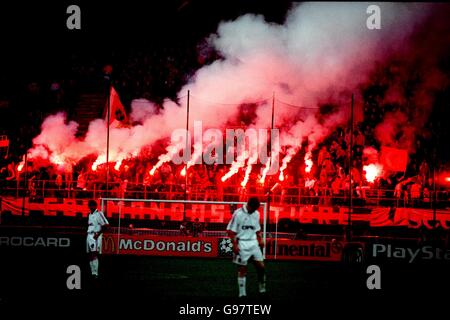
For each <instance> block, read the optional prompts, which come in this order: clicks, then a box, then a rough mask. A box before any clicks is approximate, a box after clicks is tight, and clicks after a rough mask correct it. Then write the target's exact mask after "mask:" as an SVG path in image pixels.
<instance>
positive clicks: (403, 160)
mask: <svg viewBox="0 0 450 320" xmlns="http://www.w3.org/2000/svg"><path fill="white" fill-rule="evenodd" d="M380 161H381V163H382V164H383V169H384V170H389V171H403V172H404V171H406V165H407V164H408V152H407V151H406V150H403V149H396V148H390V147H381V156H380Z"/></svg>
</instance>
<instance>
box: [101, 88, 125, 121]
mask: <svg viewBox="0 0 450 320" xmlns="http://www.w3.org/2000/svg"><path fill="white" fill-rule="evenodd" d="M109 107H110V114H109V115H110V116H109V125H110V126H111V127H115V128H121V127H126V126H128V117H127V113H126V112H125V108H124V106H123V104H122V102H120V98H119V95H118V94H117V91H116V90H115V89H114V87H113V86H111V91H110V94H109ZM106 108H108V106H106ZM105 120H106V121H108V109H106V116H105Z"/></svg>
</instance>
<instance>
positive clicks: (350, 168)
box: [346, 93, 354, 241]
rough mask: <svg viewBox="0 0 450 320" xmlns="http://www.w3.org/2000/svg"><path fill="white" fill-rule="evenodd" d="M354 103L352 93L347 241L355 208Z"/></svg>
mask: <svg viewBox="0 0 450 320" xmlns="http://www.w3.org/2000/svg"><path fill="white" fill-rule="evenodd" d="M353 105H354V96H353V93H352V105H351V111H350V157H349V160H350V164H349V167H348V168H349V169H348V170H349V173H350V197H349V207H348V220H347V234H346V238H347V241H350V239H351V224H352V210H353V190H352V189H353V181H352V169H353Z"/></svg>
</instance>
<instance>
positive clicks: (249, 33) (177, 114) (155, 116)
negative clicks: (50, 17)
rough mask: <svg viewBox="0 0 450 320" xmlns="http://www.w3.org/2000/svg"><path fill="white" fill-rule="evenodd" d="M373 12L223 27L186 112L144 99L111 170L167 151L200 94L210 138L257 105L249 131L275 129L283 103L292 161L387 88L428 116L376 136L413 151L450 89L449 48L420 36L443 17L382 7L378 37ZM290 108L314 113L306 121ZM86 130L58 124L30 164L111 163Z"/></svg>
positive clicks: (388, 126)
mask: <svg viewBox="0 0 450 320" xmlns="http://www.w3.org/2000/svg"><path fill="white" fill-rule="evenodd" d="M367 6H368V4H364V3H304V4H300V5H296V6H294V7H293V8H292V9H291V10H290V11H289V12H288V13H287V15H286V20H285V22H284V23H283V24H281V25H280V24H274V23H268V22H266V21H265V20H264V17H262V16H258V15H253V14H247V15H244V16H241V17H239V18H237V19H236V20H233V21H225V22H222V23H221V24H220V25H219V27H218V30H217V32H216V33H215V34H212V35H211V36H210V37H209V38H208V42H209V44H210V45H211V46H212V47H213V48H214V49H215V50H216V51H218V52H219V53H220V55H221V59H219V60H216V61H214V62H213V63H211V64H209V65H206V66H204V67H202V68H201V69H199V70H197V72H196V73H195V75H194V76H193V77H192V78H191V79H190V80H189V82H188V83H187V84H186V85H185V86H184V87H183V88H182V89H181V90H180V92H179V94H178V100H179V101H180V105H178V104H177V103H175V102H173V101H170V100H167V101H165V103H164V107H163V108H162V109H159V108H158V107H157V106H156V105H155V104H153V103H152V102H150V101H147V100H145V99H137V100H134V101H133V103H132V105H131V108H132V112H131V115H130V118H131V120H132V122H133V126H132V127H129V128H111V130H110V161H111V162H116V161H121V160H122V159H126V158H130V157H137V156H139V155H140V154H141V151H142V150H143V149H144V148H147V147H151V146H152V145H154V144H155V143H160V142H161V141H165V140H164V139H167V141H168V139H169V138H170V135H171V133H172V131H173V130H175V129H178V128H183V127H184V126H185V119H186V108H185V101H186V98H185V96H186V94H187V91H188V90H190V92H191V94H192V99H191V103H190V106H191V107H190V122H191V123H190V128H192V127H193V126H192V125H193V122H194V121H199V120H201V121H202V122H203V126H204V127H205V128H219V129H224V128H225V127H226V126H227V125H229V124H230V123H234V122H236V119H237V120H239V119H238V118H239V115H240V108H239V106H240V105H242V104H252V103H255V105H256V110H255V116H254V119H252V120H251V123H250V125H249V127H254V128H268V127H270V122H271V97H272V93H275V97H276V102H275V103H276V116H275V126H276V127H277V128H280V131H281V132H280V133H281V135H280V141H281V145H282V146H283V147H285V148H284V149H287V150H288V152H287V154H288V155H289V154H291V153H292V152H290V151H289V150H291V151H294V152H297V151H298V150H299V149H300V145H301V142H302V141H304V140H305V139H307V141H308V150H307V151H309V152H311V151H312V150H313V149H314V148H316V147H317V145H318V144H319V143H320V142H321V141H322V140H323V139H324V138H326V137H327V136H328V135H329V134H330V133H331V132H332V131H333V130H334V128H335V127H336V126H337V125H340V124H344V123H346V122H347V121H348V118H349V114H350V111H349V108H350V100H351V94H352V93H355V94H358V93H359V92H360V90H361V88H362V87H364V86H365V85H367V83H370V82H371V81H374V79H376V80H377V81H384V83H385V84H386V85H387V86H388V89H387V93H386V95H385V97H384V99H385V100H386V101H385V102H386V103H388V102H394V103H398V104H402V105H403V104H404V102H405V101H408V103H409V105H410V106H411V109H412V108H413V106H418V107H420V108H421V109H420V111H419V112H417V114H416V115H413V114H412V113H411V112H408V111H405V110H401V111H398V112H400V113H401V114H398V113H392V114H387V115H386V117H385V119H384V120H383V121H382V122H381V123H380V124H379V126H378V128H377V130H376V132H377V133H376V136H377V138H378V140H379V142H380V143H381V144H389V145H395V146H401V147H407V148H408V149H411V147H410V145H409V144H410V141H413V140H414V135H416V134H418V133H419V130H420V126H421V125H422V126H423V121H426V117H427V115H429V109H430V108H431V106H432V100H431V96H430V95H429V93H430V92H433V91H434V90H438V89H439V88H440V87H441V86H442V85H443V83H445V82H446V78H445V77H444V76H443V75H442V74H441V73H440V72H439V71H438V68H437V65H436V63H437V61H438V58H439V55H440V54H442V52H438V51H435V50H426V47H428V45H430V46H432V45H434V43H433V41H435V42H439V41H442V38H439V36H435V37H434V38H433V39H430V38H426V39H425V40H426V44H427V46H426V47H425V46H423V45H421V44H420V43H419V41H418V39H419V40H420V39H422V38H421V37H420V36H419V35H421V34H422V35H427V34H433V32H434V30H439V27H440V24H439V19H442V18H443V17H440V16H439V17H438V18H437V20H436V21H434V22H433V23H430V19H431V18H432V17H434V16H436V12H437V11H439V7H437V6H435V5H430V4H403V3H398V4H392V3H381V4H379V6H380V8H381V26H382V28H381V29H380V30H369V29H368V28H367V27H366V19H367V17H368V14H367V13H366V9H367ZM431 20H432V19H431ZM423 28H427V29H426V30H425V31H424V30H423ZM423 57H426V58H423ZM393 61H400V63H398V64H397V68H398V70H397V71H396V72H395V74H394V75H393V78H389V79H388V78H387V77H385V76H384V73H383V72H382V71H380V70H384V69H385V68H386V66H389V65H392V64H393ZM411 65H414V66H416V67H417V68H415V70H416V71H417V72H424V74H423V76H421V77H420V79H421V81H420V82H419V83H417V85H416V86H417V87H416V90H414V95H413V96H411V97H408V99H406V98H405V93H404V91H402V88H403V82H402V79H404V78H405V77H408V75H406V74H404V73H405V71H403V70H404V68H405V69H406V68H409V67H410V66H411ZM119 94H120V92H119ZM136 98H138V97H136ZM281 101H282V102H283V103H281ZM289 104H292V105H295V106H301V107H307V108H311V109H309V111H308V112H305V110H302V109H300V108H298V107H297V108H296V107H293V106H290V105H289ZM324 104H331V105H332V106H334V107H333V108H332V110H331V111H330V112H327V113H326V114H323V113H322V112H321V111H320V110H321V109H320V108H319V107H320V106H322V105H324ZM402 115H404V116H402ZM406 123H408V126H406V125H405V124H406ZM77 127H78V125H77V124H76V123H75V122H73V121H71V122H67V120H66V116H65V114H64V113H58V114H56V115H52V116H49V117H48V118H47V119H45V121H44V122H43V124H42V132H41V133H40V134H39V135H38V136H37V137H36V138H35V139H34V140H33V144H34V147H33V148H32V149H31V150H30V157H31V158H43V159H48V160H50V161H51V162H53V163H55V164H58V165H62V166H64V165H65V164H74V163H77V162H78V161H80V160H81V159H82V158H83V157H85V156H88V155H95V156H97V157H98V159H97V162H98V163H101V162H102V161H103V162H104V161H105V152H106V123H105V121H104V120H102V119H97V120H94V121H93V122H91V124H90V125H89V129H88V132H87V134H86V136H85V137H84V138H82V139H78V138H76V132H77ZM398 130H402V131H403V132H404V135H403V136H402V137H403V138H404V139H406V141H405V142H403V141H402V140H400V141H398V135H397V133H398ZM154 156H158V155H154ZM287 162H288V161H287Z"/></svg>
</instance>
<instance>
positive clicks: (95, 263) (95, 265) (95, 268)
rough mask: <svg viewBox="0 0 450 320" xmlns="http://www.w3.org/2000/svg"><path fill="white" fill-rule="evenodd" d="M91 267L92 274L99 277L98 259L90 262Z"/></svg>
mask: <svg viewBox="0 0 450 320" xmlns="http://www.w3.org/2000/svg"><path fill="white" fill-rule="evenodd" d="M89 265H90V266H91V274H92V275H93V276H98V259H97V258H94V259H92V260H91V261H90V262H89Z"/></svg>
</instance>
